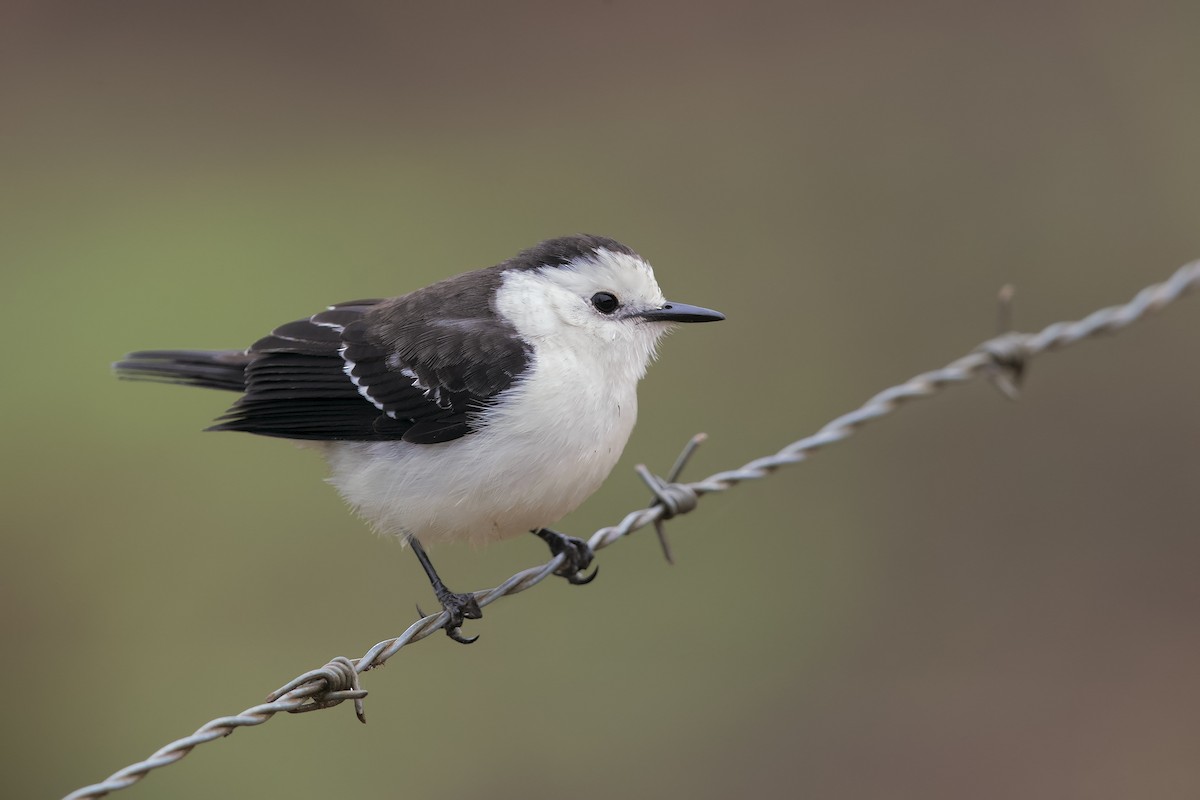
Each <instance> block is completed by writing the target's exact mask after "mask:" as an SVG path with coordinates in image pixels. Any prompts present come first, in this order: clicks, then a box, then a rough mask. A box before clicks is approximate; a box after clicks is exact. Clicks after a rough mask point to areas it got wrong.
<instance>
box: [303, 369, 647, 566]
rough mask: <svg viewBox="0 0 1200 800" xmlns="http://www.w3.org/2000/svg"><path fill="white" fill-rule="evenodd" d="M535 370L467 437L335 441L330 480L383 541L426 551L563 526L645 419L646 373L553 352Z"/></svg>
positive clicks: (330, 448)
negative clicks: (408, 541)
mask: <svg viewBox="0 0 1200 800" xmlns="http://www.w3.org/2000/svg"><path fill="white" fill-rule="evenodd" d="M531 369H532V371H533V374H531V375H530V376H529V379H528V380H527V381H522V382H521V384H519V385H517V386H514V387H513V388H512V389H510V390H508V391H507V392H506V393H505V394H504V395H503V396H502V400H501V402H500V403H498V404H497V405H496V406H494V407H493V408H492V409H490V410H489V412H488V414H489V417H488V418H489V421H490V422H489V425H488V426H487V427H485V428H483V429H481V430H477V431H476V432H475V433H472V434H468V435H467V436H464V437H462V438H460V439H455V440H454V441H451V442H444V443H442V444H433V445H414V444H408V443H407V442H328V443H326V444H325V446H324V451H325V456H326V458H327V459H328V460H329V463H330V465H331V466H332V468H333V475H332V477H331V478H330V482H331V483H332V484H333V485H334V486H336V487H337V489H338V491H339V492H341V494H342V496H343V497H344V498H345V499H346V502H347V503H349V504H350V505H351V506H352V507H353V508H354V510H355V511H356V512H358V514H360V515H361V516H362V517H363V518H364V519H366V520H367V521H368V522H370V523H371V525H372V526H373V527H374V528H375V529H376V530H377V531H379V532H380V533H385V534H392V535H397V536H402V537H407V536H409V535H411V536H415V537H417V538H418V539H420V540H421V542H422V544H426V545H428V544H433V543H436V542H439V541H471V542H477V543H482V542H488V541H493V540H496V539H502V538H505V537H510V536H516V535H518V534H520V533H524V532H526V531H530V530H534V529H537V528H541V527H547V526H550V525H553V524H554V523H555V522H557V521H558V520H559V519H561V518H562V517H563V516H564V515H566V514H567V513H569V512H571V511H573V510H575V509H576V508H577V507H578V506H579V504H580V503H582V502H583V501H584V500H585V499H587V497H588V496H590V495H591V494H592V493H593V492H594V491H596V489H597V488H599V486H600V484H601V483H602V482H603V481H604V479H605V478H606V477H608V473H609V472H610V471H611V470H612V468H613V465H615V464H616V462H617V459H618V458H620V455H621V451H622V450H623V449H624V448H625V443H626V442H627V441H628V440H629V434H630V433H631V432H632V431H633V425H634V422H635V421H636V419H637V393H636V388H637V377H638V376H636V375H621V374H613V373H611V372H610V373H608V374H604V372H605V371H603V370H594V369H593V370H585V369H582V368H579V367H578V365H577V364H575V363H574V362H573V361H572V360H571V359H569V358H556V357H555V356H554V354H553V353H547V352H545V351H543V352H542V353H541V354H540V357H539V358H538V361H537V364H535V365H533V366H532V367H531ZM547 375H550V376H553V378H552V379H551V380H547V379H546V377H545V376H547ZM529 385H536V386H538V388H539V391H538V393H537V395H534V394H533V393H532V392H529V391H527V390H526V389H525V387H526V386H529ZM547 387H549V389H548V390H547Z"/></svg>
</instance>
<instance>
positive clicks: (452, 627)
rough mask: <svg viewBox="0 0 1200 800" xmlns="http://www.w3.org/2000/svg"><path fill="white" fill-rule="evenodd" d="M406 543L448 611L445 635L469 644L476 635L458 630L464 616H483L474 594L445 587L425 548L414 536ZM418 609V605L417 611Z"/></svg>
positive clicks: (477, 617) (475, 617)
mask: <svg viewBox="0 0 1200 800" xmlns="http://www.w3.org/2000/svg"><path fill="white" fill-rule="evenodd" d="M408 543H409V544H410V545H412V549H413V552H414V553H416V554H417V560H418V561H420V562H421V567H422V568H423V569H424V570H425V574H426V575H428V576H429V583H430V584H431V585H432V586H433V593H434V594H435V595H437V599H438V602H439V603H441V604H442V608H444V609H445V610H446V611H448V612H450V621H449V622H447V623H446V635H447V636H449V637H450V638H451V639H453V640H454V641H456V642H460V643H462V644H470V643H471V642H473V641H475V640H476V639H478V638H479V637H478V636H472V637H471V638H469V639H468V638H466V637H465V636H463V635H462V633H460V632H459V628H461V627H462V624H463V619H464V618H466V619H479V618H481V617H482V616H483V611H482V609H480V608H479V603H477V602H476V601H475V595H473V594H457V593H455V592H452V591H450V590H449V589H447V588H446V584H444V583H442V579H441V578H439V577H438V574H437V570H436V569H434V568H433V562H432V561H430V560H429V555H428V554H427V553H426V552H425V548H424V547H422V546H421V543H420V542H419V541H417V539H416V537H409V539H408ZM420 610H421V609H420V607H418V608H417V611H420ZM421 616H424V614H422V615H421Z"/></svg>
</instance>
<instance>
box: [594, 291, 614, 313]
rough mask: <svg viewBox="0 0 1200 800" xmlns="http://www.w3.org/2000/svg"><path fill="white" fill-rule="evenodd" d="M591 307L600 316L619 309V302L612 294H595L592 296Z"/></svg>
mask: <svg viewBox="0 0 1200 800" xmlns="http://www.w3.org/2000/svg"><path fill="white" fill-rule="evenodd" d="M592 306H593V307H595V309H596V310H597V311H599V312H600V313H601V314H611V313H613V312H614V311H616V310H617V309H618V308H620V307H621V301H619V300H617V296H616V295H615V294H613V293H612V292H596V293H595V294H594V295H592Z"/></svg>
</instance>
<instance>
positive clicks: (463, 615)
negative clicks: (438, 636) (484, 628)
mask: <svg viewBox="0 0 1200 800" xmlns="http://www.w3.org/2000/svg"><path fill="white" fill-rule="evenodd" d="M438 602H439V603H441V604H442V610H444V611H445V612H446V613H448V614H449V615H450V619H448V620H447V621H446V624H445V625H444V626H443V627H442V629H443V630H444V631H446V635H447V636H449V637H450V638H451V639H453V640H454V641H456V642H458V643H459V644H471V643H472V642H474V641H475V640H476V639H478V638H479V636H478V635H475V636H470V637H468V636H463V635H462V624H463V620H464V619H482V618H483V609H481V608H480V607H479V601H477V600H476V599H475V595H473V594H457V593H455V592H439V593H438ZM417 614H418V615H420V616H422V617H425V616H428V615H427V614H426V613H425V612H424V611H422V610H421V605H420V604H419V603H418V604H417Z"/></svg>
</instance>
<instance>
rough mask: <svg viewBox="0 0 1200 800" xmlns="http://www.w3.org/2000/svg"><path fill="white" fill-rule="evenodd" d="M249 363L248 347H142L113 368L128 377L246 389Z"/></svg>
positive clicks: (208, 387) (241, 390) (239, 389)
mask: <svg viewBox="0 0 1200 800" xmlns="http://www.w3.org/2000/svg"><path fill="white" fill-rule="evenodd" d="M249 363H250V356H248V355H246V352H245V351H244V350H142V351H140V352H137V353H130V354H129V355H127V356H125V358H123V359H121V360H120V361H118V362H117V363H115V364H113V369H115V370H116V371H117V377H119V378H124V379H126V380H135V381H159V382H161V383H180V384H183V385H185V386H203V387H204V388H206V389H226V390H228V391H231V392H244V391H246V365H247V364H249Z"/></svg>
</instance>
